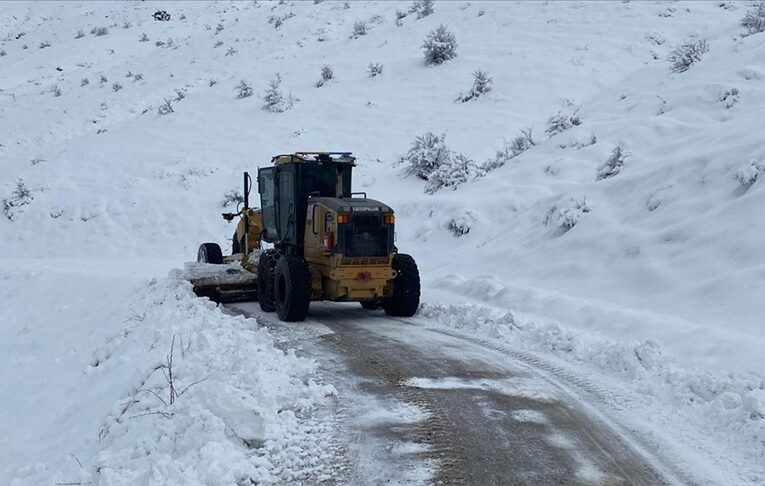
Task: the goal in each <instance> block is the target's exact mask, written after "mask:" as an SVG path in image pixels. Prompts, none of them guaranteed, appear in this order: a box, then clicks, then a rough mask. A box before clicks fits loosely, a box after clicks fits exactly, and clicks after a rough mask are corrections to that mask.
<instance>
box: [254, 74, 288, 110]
mask: <svg viewBox="0 0 765 486" xmlns="http://www.w3.org/2000/svg"><path fill="white" fill-rule="evenodd" d="M281 84H282V77H281V75H280V74H279V73H276V76H275V77H274V79H272V80H271V81H270V82H269V83H268V89H266V91H265V93H263V106H262V108H263V109H264V110H266V111H269V112H271V113H282V112H284V111H287V110H289V109H290V108H292V105H293V103H294V100H293V98H292V95H288V96H287V97H286V98H285V97H284V95H283V94H282V90H281Z"/></svg>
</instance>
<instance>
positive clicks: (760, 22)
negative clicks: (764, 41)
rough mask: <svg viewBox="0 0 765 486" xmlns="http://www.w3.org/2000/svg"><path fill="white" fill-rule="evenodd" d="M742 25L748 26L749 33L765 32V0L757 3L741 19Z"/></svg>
mask: <svg viewBox="0 0 765 486" xmlns="http://www.w3.org/2000/svg"><path fill="white" fill-rule="evenodd" d="M741 25H742V26H744V27H745V28H746V34H747V35H753V34H759V33H760V32H765V1H760V2H757V3H755V4H754V5H753V6H752V8H751V9H750V10H748V11H747V12H746V15H745V16H744V18H743V19H741Z"/></svg>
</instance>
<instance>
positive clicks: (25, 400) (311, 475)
mask: <svg viewBox="0 0 765 486" xmlns="http://www.w3.org/2000/svg"><path fill="white" fill-rule="evenodd" d="M125 263H126V262H125V261H123V262H98V261H97V260H96V261H93V260H91V261H79V262H77V261H73V262H61V263H59V264H57V265H54V264H52V261H51V260H45V261H38V262H24V261H20V262H16V263H15V264H11V263H10V262H9V261H5V262H3V265H0V288H1V289H2V290H3V291H2V294H3V296H4V297H3V300H2V302H1V303H0V304H1V305H0V332H2V335H3V336H4V339H2V341H0V351H1V352H2V355H3V363H2V366H3V369H2V373H0V394H1V395H2V396H3V397H4V406H3V408H2V410H0V431H2V432H0V436H1V437H2V438H3V443H4V444H5V446H4V449H3V450H4V453H3V454H2V456H0V483H3V484H11V485H17V486H21V485H27V484H29V485H31V484H45V483H51V482H83V484H84V483H86V482H91V483H92V484H103V485H118V484H124V485H128V484H130V485H134V484H148V483H151V484H167V485H177V484H189V485H193V484H199V485H202V484H204V485H214V484H220V485H224V484H225V485H230V484H237V483H239V482H242V481H248V480H252V481H254V482H257V483H258V484H269V483H282V484H283V483H287V482H295V481H303V482H306V483H313V482H317V481H319V480H323V479H331V478H333V477H334V476H335V475H336V474H337V473H338V470H337V468H339V467H341V466H339V465H336V464H334V465H333V464H332V463H333V462H336V461H334V457H335V456H334V454H336V453H337V446H336V445H335V444H336V443H337V441H336V438H335V436H334V435H333V434H334V433H335V426H334V424H332V423H331V422H328V421H322V420H320V419H318V418H316V417H314V413H313V412H315V411H316V409H321V408H324V407H326V406H328V405H331V404H332V403H333V402H334V393H335V392H334V388H333V387H332V386H330V385H325V384H321V383H318V382H317V381H316V369H315V365H314V363H313V361H311V360H309V359H305V358H299V357H297V356H295V354H294V352H292V351H288V352H285V351H282V350H279V349H277V348H275V347H274V342H273V340H272V339H271V337H270V335H269V333H268V331H267V330H265V329H263V328H259V327H258V325H257V322H256V321H255V320H253V319H245V318H243V317H241V316H236V317H234V316H231V315H228V314H224V313H223V312H221V310H220V309H219V308H218V307H216V306H215V304H214V303H212V302H210V301H208V300H207V299H200V298H197V297H196V296H195V295H194V294H193V293H192V292H191V285H190V284H189V283H188V282H187V281H185V280H184V278H183V277H184V274H183V272H181V271H173V272H172V273H171V275H170V276H169V277H167V278H162V279H152V280H150V281H149V283H148V284H147V283H146V281H147V280H146V279H145V278H144V275H147V274H151V273H153V272H155V271H156V269H157V268H161V266H162V264H157V265H153V266H152V265H151V264H150V263H149V264H148V265H147V263H148V262H132V263H130V262H127V264H126V265H125V266H123V265H122V264H125ZM126 267H127V269H126ZM136 270H138V275H135V276H130V275H129V272H131V271H133V272H135V271H136ZM170 356H172V376H173V380H172V381H173V386H174V390H175V394H174V395H173V399H172V402H173V403H172V404H171V403H170V402H171V398H170V386H169V382H168V380H169V371H170V370H169V363H168V360H169V358H170ZM30 404H31V405H33V406H30ZM318 415H321V414H318ZM327 415H328V414H324V416H327Z"/></svg>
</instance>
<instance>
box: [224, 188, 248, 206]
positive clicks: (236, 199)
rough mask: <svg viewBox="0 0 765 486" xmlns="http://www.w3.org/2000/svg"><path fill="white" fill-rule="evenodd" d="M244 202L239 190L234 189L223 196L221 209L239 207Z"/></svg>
mask: <svg viewBox="0 0 765 486" xmlns="http://www.w3.org/2000/svg"><path fill="white" fill-rule="evenodd" d="M243 202H244V196H243V195H242V193H241V192H239V191H238V190H237V189H232V190H230V191H228V192H226V193H224V194H223V200H222V201H221V202H220V205H221V207H224V208H227V207H229V206H231V205H238V204H241V203H243Z"/></svg>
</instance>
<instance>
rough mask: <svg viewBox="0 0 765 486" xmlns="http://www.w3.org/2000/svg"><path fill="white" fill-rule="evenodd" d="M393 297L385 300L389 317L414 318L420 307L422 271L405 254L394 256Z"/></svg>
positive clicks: (384, 305)
mask: <svg viewBox="0 0 765 486" xmlns="http://www.w3.org/2000/svg"><path fill="white" fill-rule="evenodd" d="M393 270H395V271H396V278H394V279H393V295H391V296H390V297H389V298H387V299H385V301H384V302H383V309H385V313H386V314H388V315H389V316H396V317H412V316H413V315H414V313H415V312H417V308H418V307H419V306H420V271H419V270H418V269H417V263H415V261H414V258H412V257H411V256H409V255H406V254H403V253H397V254H396V255H394V256H393Z"/></svg>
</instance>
